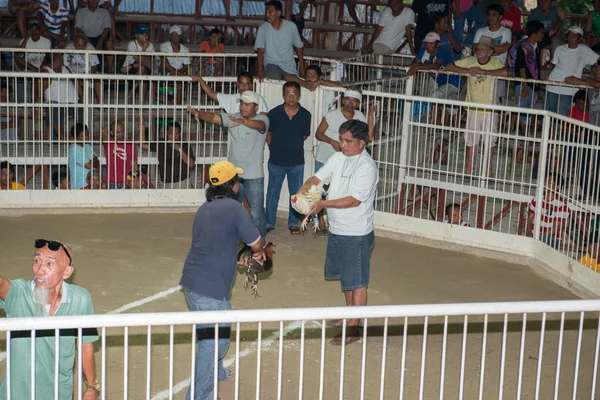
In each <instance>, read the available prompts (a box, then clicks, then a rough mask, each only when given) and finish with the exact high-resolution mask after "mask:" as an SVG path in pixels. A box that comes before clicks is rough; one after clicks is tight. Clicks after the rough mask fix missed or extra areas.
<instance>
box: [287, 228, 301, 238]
mask: <svg viewBox="0 0 600 400" xmlns="http://www.w3.org/2000/svg"><path fill="white" fill-rule="evenodd" d="M289 229H290V233H291V234H292V235H293V236H296V235H299V234H300V233H301V232H300V228H298V227H297V226H290V227H289Z"/></svg>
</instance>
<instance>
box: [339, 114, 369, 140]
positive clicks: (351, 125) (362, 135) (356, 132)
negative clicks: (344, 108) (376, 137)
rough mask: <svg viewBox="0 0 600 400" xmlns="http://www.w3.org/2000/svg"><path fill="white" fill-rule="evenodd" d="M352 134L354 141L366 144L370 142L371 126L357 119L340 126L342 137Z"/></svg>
mask: <svg viewBox="0 0 600 400" xmlns="http://www.w3.org/2000/svg"><path fill="white" fill-rule="evenodd" d="M346 132H350V134H351V135H352V137H353V138H354V139H358V140H362V141H364V142H365V143H368V142H369V126H368V125H367V123H366V122H362V121H359V120H357V119H351V120H349V121H346V122H344V123H343V124H342V125H341V126H340V130H339V133H340V135H342V134H344V133H346Z"/></svg>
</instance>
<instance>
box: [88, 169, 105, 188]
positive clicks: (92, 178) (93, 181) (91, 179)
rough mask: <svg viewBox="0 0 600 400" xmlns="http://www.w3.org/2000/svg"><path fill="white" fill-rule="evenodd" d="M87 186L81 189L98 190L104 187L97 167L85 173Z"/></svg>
mask: <svg viewBox="0 0 600 400" xmlns="http://www.w3.org/2000/svg"><path fill="white" fill-rule="evenodd" d="M86 181H87V186H85V187H84V188H83V189H82V190H100V189H106V187H105V186H104V181H103V180H102V176H101V175H100V171H98V170H97V169H93V170H91V171H90V172H88V174H87V179H86Z"/></svg>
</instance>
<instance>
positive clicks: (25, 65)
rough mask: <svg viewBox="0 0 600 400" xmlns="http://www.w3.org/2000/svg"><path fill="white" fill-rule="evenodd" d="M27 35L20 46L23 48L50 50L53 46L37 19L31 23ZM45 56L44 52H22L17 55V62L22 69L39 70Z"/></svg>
mask: <svg viewBox="0 0 600 400" xmlns="http://www.w3.org/2000/svg"><path fill="white" fill-rule="evenodd" d="M27 35H28V36H27V37H26V38H25V39H22V40H21V43H20V47H21V48H22V49H43V50H49V49H51V48H52V42H51V41H50V39H48V38H45V37H44V36H42V35H41V29H40V25H39V24H38V22H37V21H35V20H34V21H31V22H30V23H29V31H28V32H27ZM45 56H46V54H44V53H22V54H18V55H17V56H16V57H15V63H16V64H17V67H18V69H20V70H23V71H28V72H39V70H40V67H41V66H42V63H43V62H44V57H45Z"/></svg>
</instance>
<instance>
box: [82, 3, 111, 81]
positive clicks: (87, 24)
mask: <svg viewBox="0 0 600 400" xmlns="http://www.w3.org/2000/svg"><path fill="white" fill-rule="evenodd" d="M111 27H112V23H111V16H110V13H109V12H108V10H106V9H105V8H102V7H100V8H99V7H98V0H88V2H87V7H83V8H80V9H79V10H77V13H76V14H75V33H81V34H83V35H85V36H86V37H87V38H88V41H89V42H90V43H91V44H92V46H94V47H95V48H96V50H111V51H112V50H114V48H113V43H112V40H111V37H110V34H111V33H110V30H111ZM102 61H103V62H104V61H106V65H105V66H106V69H107V71H108V73H109V74H112V73H114V72H115V66H114V57H113V56H106V60H102Z"/></svg>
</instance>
